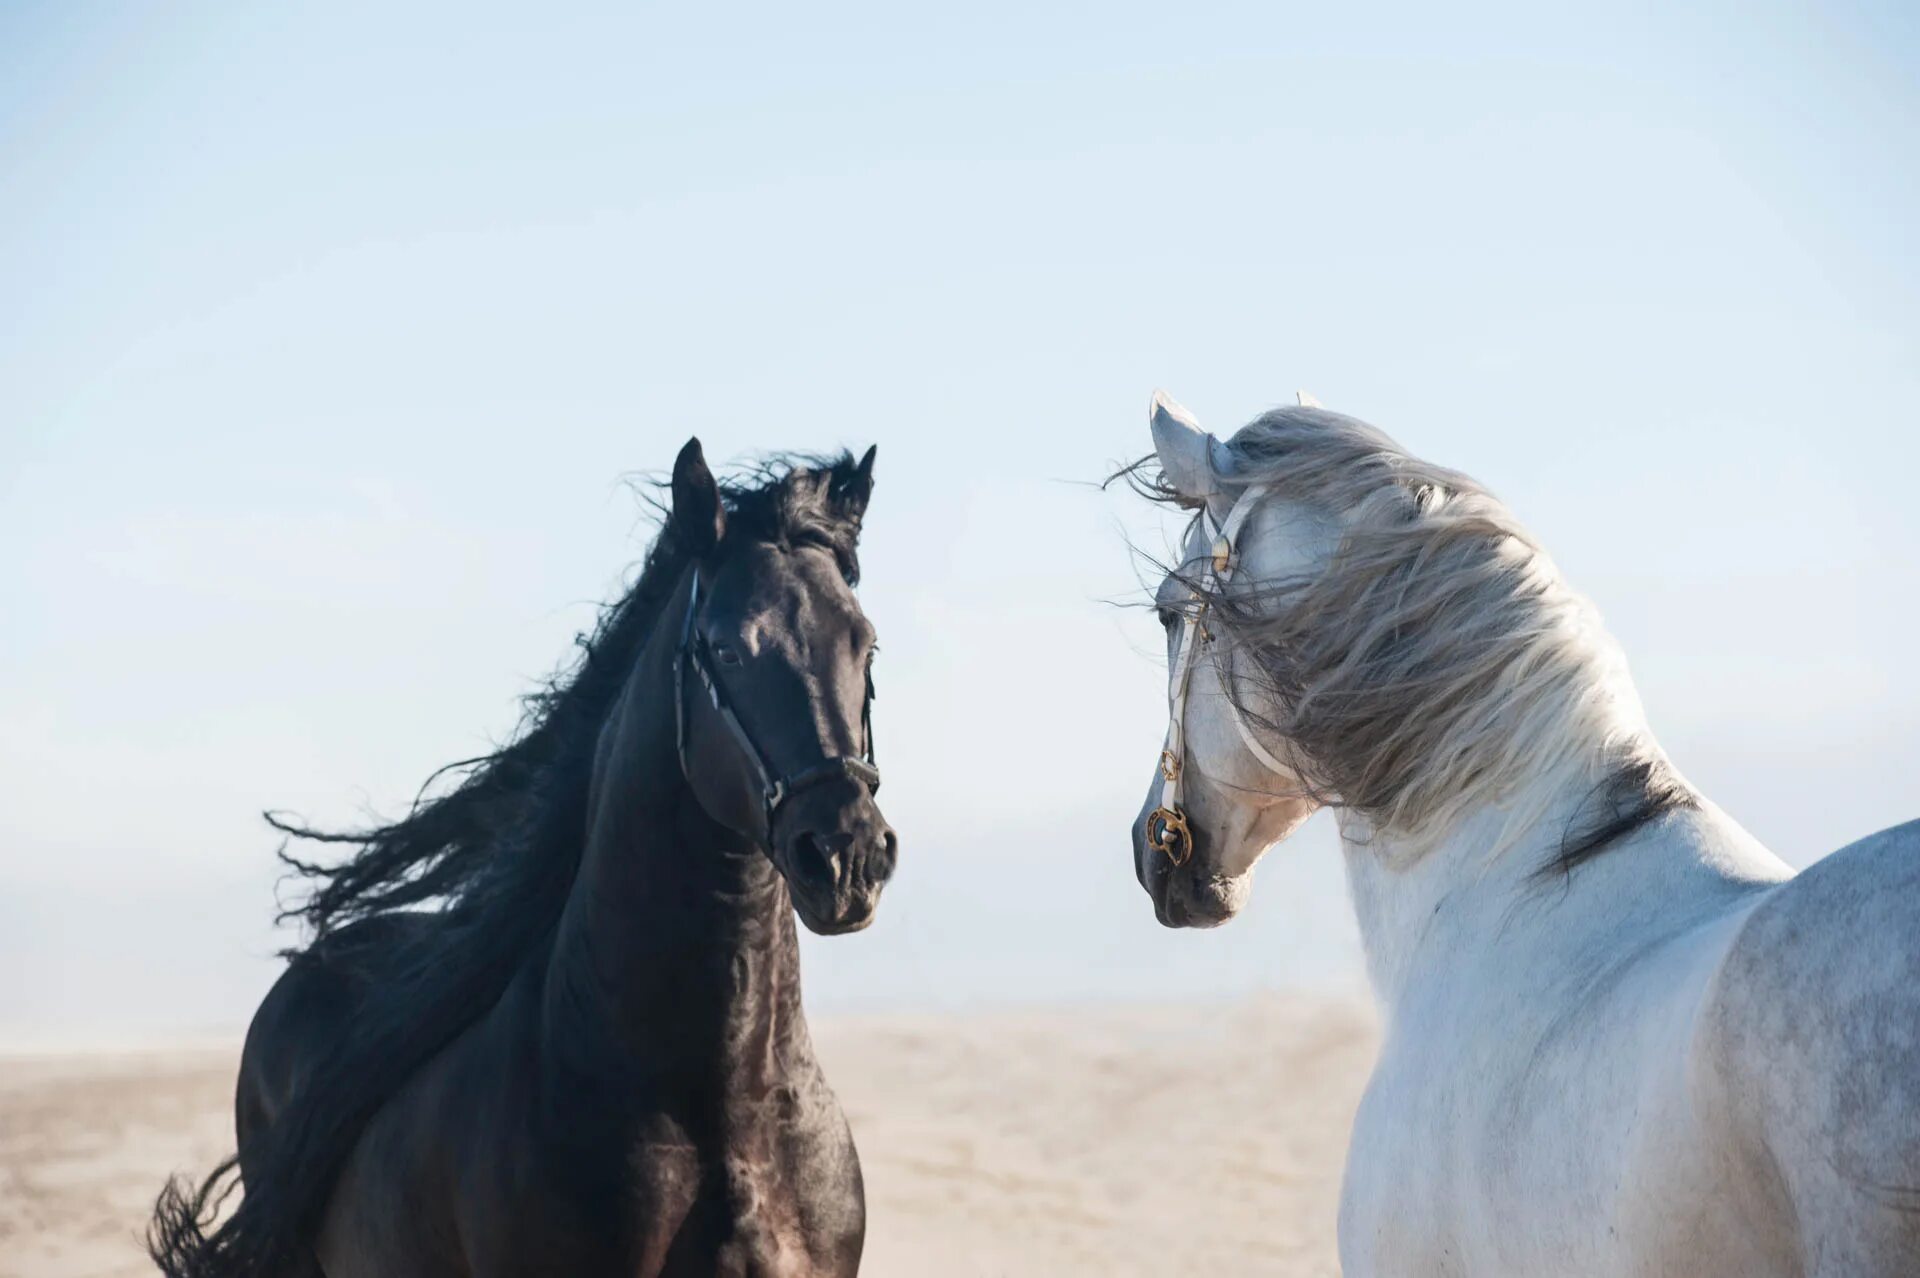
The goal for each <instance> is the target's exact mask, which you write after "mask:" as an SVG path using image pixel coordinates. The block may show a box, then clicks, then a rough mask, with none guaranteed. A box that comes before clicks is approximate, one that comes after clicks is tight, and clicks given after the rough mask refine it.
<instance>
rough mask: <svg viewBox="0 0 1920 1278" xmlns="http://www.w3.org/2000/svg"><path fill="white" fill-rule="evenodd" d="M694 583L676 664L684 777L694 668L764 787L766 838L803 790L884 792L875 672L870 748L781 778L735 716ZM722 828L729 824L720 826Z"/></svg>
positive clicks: (868, 708) (869, 700)
mask: <svg viewBox="0 0 1920 1278" xmlns="http://www.w3.org/2000/svg"><path fill="white" fill-rule="evenodd" d="M692 577H693V584H692V586H691V587H690V588H689V589H688V591H687V615H686V620H685V622H684V623H682V626H681V630H680V652H679V656H678V658H677V659H676V660H675V661H674V663H673V736H674V748H675V750H676V752H677V753H678V754H679V756H680V773H681V775H682V776H685V777H687V778H688V779H689V780H691V779H692V772H691V765H690V763H689V760H688V757H687V695H686V685H687V677H686V675H687V671H689V670H691V671H693V673H694V676H695V677H696V678H697V679H698V681H699V683H700V686H701V687H703V688H704V689H706V694H707V702H708V704H709V705H711V706H712V707H713V710H714V713H715V714H717V715H718V716H719V718H720V722H721V724H722V725H723V726H724V727H725V728H726V729H727V732H728V734H729V735H730V736H732V737H733V742H734V745H735V746H736V747H738V749H739V752H740V757H741V758H743V759H745V760H746V761H747V764H748V766H749V767H751V768H752V769H753V773H754V776H755V777H756V778H757V779H758V781H759V785H760V801H761V804H762V810H763V813H764V815H765V819H766V836H767V839H768V840H769V841H771V840H772V838H773V819H774V816H775V814H776V813H778V811H779V810H780V805H781V804H783V803H785V802H786V801H787V800H788V799H791V798H792V797H793V796H794V795H796V794H798V793H799V792H800V791H802V790H807V789H811V788H812V787H814V786H816V785H820V784H822V783H824V782H827V781H831V780H834V779H835V778H836V777H852V778H853V779H854V780H855V781H858V782H859V783H860V784H861V785H864V786H866V787H867V791H868V793H878V791H879V789H880V767H879V763H878V761H877V760H876V758H875V756H874V749H873V670H872V669H871V668H869V669H868V670H867V691H866V699H865V701H864V702H863V703H862V705H861V707H860V730H861V734H862V735H863V736H864V737H865V738H866V747H865V749H864V750H862V752H861V753H860V755H859V756H858V757H855V756H853V755H846V754H838V755H830V756H828V757H827V758H824V759H822V760H821V761H820V762H818V763H815V764H812V765H810V766H808V767H805V768H802V769H800V771H798V772H794V773H791V774H788V775H786V776H781V775H779V774H777V773H775V772H774V770H773V768H772V767H771V765H769V764H768V762H767V756H766V755H765V754H764V753H763V752H762V751H761V749H760V747H759V745H758V744H757V743H756V742H755V741H754V739H753V735H752V734H751V733H749V732H748V731H747V725H746V724H744V723H742V722H741V721H740V716H739V715H738V714H737V713H735V711H734V708H733V701H732V699H731V698H730V697H728V696H727V692H726V685H725V684H723V683H722V682H721V681H720V676H719V674H718V673H717V672H716V671H715V670H714V668H713V661H712V657H711V655H710V654H709V652H708V650H707V644H706V641H705V639H704V638H702V637H701V635H700V633H699V631H698V629H697V628H696V627H695V626H694V624H693V622H694V618H695V617H696V616H697V615H698V614H699V612H700V570H699V569H698V568H695V569H694V570H693V573H692ZM721 824H723V825H724V824H726V823H725V822H722V823H721Z"/></svg>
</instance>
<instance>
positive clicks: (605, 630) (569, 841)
mask: <svg viewBox="0 0 1920 1278" xmlns="http://www.w3.org/2000/svg"><path fill="white" fill-rule="evenodd" d="M854 472H855V464H854V462H853V460H852V459H851V458H850V457H848V456H845V455H841V456H838V457H834V458H813V457H784V458H775V459H772V460H770V461H768V462H765V463H763V464H762V465H761V466H760V467H758V468H757V469H756V470H754V471H753V472H751V473H749V474H748V475H746V476H745V477H743V478H742V479H740V480H737V481H734V482H730V483H726V484H723V485H721V494H722V498H723V500H724V501H725V503H726V507H727V511H728V528H729V536H730V537H733V536H743V537H746V538H750V539H754V540H767V541H773V542H786V543H801V542H806V543H811V544H815V545H821V546H824V547H826V548H827V549H828V550H830V551H831V552H832V553H833V555H834V556H835V558H836V559H837V560H838V561H839V563H840V567H841V570H842V572H843V573H845V574H846V576H847V577H848V579H849V580H854V579H856V578H857V576H858V571H859V565H858V560H857V557H856V549H855V543H856V538H857V534H858V526H857V522H853V521H849V520H848V519H846V518H844V517H843V516H842V515H840V514H839V513H837V512H836V508H835V505H834V503H833V502H832V501H831V500H830V498H831V496H832V494H833V493H834V492H835V491H836V489H837V488H838V487H839V486H840V485H842V484H844V483H846V482H848V481H849V480H850V479H851V478H852V476H853V475H854ZM662 514H663V520H662V523H661V527H660V532H659V535H658V536H657V537H656V538H655V540H654V543H653V545H652V547H651V548H650V549H649V550H648V552H647V555H646V558H645V561H644V565H643V568H642V570H641V573H640V576H639V579H638V581H637V582H636V583H635V584H634V586H633V587H632V588H631V589H630V590H629V591H628V592H627V593H626V594H625V595H624V596H623V597H621V598H620V599H618V600H617V601H615V602H614V603H612V604H610V605H608V606H607V607H606V608H605V609H604V610H603V612H602V614H601V616H600V618H599V620H598V622H597V624H596V625H595V627H594V629H593V631H592V633H591V634H590V635H583V636H581V637H580V639H579V640H578V643H579V647H580V652H579V655H578V656H577V658H576V659H575V660H574V661H573V662H572V663H571V665H570V666H569V667H568V668H566V669H564V670H563V671H561V672H560V673H559V674H557V675H555V676H554V677H553V678H552V679H551V680H549V681H548V683H547V685H546V686H545V687H544V688H542V689H541V690H540V691H538V692H536V693H534V694H533V695H531V696H529V697H528V698H527V699H526V712H525V715H524V718H523V721H522V724H521V726H520V729H519V731H518V732H517V733H516V734H515V736H514V738H513V739H512V740H511V741H510V742H509V743H508V744H507V745H505V746H503V747H502V748H501V749H499V750H497V751H495V752H494V753H492V754H489V755H485V756H483V757H481V758H478V759H469V760H464V761H461V762H458V763H454V764H451V765H448V766H447V767H445V768H442V769H440V770H439V771H438V772H436V773H435V774H434V775H433V777H432V778H429V786H431V784H432V781H433V780H434V779H437V778H439V777H441V776H443V775H446V774H448V773H458V774H460V780H459V782H458V784H457V785H455V786H454V787H453V788H452V789H451V790H450V791H448V792H447V793H445V794H442V795H440V796H438V797H432V798H424V797H423V798H422V799H420V800H418V801H416V803H415V805H414V807H413V810H412V811H411V812H409V813H408V814H407V815H406V816H405V817H402V818H401V819H399V820H397V821H394V822H392V823H391V824H388V825H383V826H379V827H376V828H374V829H371V830H365V831H359V832H351V833H335V832H328V831H322V830H317V829H314V828H311V827H308V826H306V825H303V824H299V823H296V822H292V821H288V820H284V819H282V818H280V817H277V816H274V815H271V814H269V816H268V818H267V819H268V821H269V822H270V823H272V824H273V825H274V827H275V828H276V829H279V830H281V831H283V832H285V833H286V834H288V835H290V836H292V837H294V838H298V839H302V840H309V841H313V842H318V843H324V844H337V845H348V846H352V847H354V848H356V849H357V850H356V851H355V852H353V853H352V855H350V856H349V857H347V858H346V859H345V860H343V861H340V862H338V863H335V864H324V863H319V862H315V861H309V860H303V859H299V858H296V857H293V856H291V855H289V854H287V853H286V852H285V850H284V849H283V851H282V853H281V856H282V859H283V860H284V861H285V862H286V863H287V865H289V866H290V867H291V868H292V869H293V870H294V871H295V872H296V874H298V875H300V876H302V877H304V878H306V879H308V880H309V881H310V882H311V883H312V884H313V887H312V890H311V892H310V894H309V895H308V896H307V898H306V900H305V901H304V902H303V903H301V904H299V905H298V906H296V907H294V908H292V909H289V910H286V911H284V912H283V914H282V918H295V919H299V920H300V921H302V922H304V923H305V924H306V925H307V927H308V932H309V936H308V939H307V941H306V943H305V944H304V945H302V946H299V947H296V948H295V949H293V950H290V951H289V952H288V957H289V958H290V959H291V961H292V962H294V963H296V964H299V963H309V962H319V963H324V962H327V961H328V959H329V956H330V955H334V954H337V953H340V952H342V951H344V950H348V949H351V948H353V947H356V946H359V945H370V944H376V943H378V944H393V943H394V942H393V941H392V939H391V938H392V937H393V936H394V935H395V930H394V929H382V928H380V927H378V926H356V925H365V924H377V923H378V922H379V921H381V920H385V919H393V918H396V917H398V916H400V915H402V914H408V913H414V914H417V913H419V912H421V911H425V912H428V913H430V914H432V915H433V916H434V919H435V926H433V927H431V928H425V929H414V930H413V931H412V932H409V933H408V936H409V939H408V940H406V941H405V942H404V944H405V949H404V950H403V951H402V952H400V953H397V954H395V955H394V956H393V957H392V961H391V964H390V966H389V967H388V970H391V971H392V972H394V973H395V975H394V976H393V977H392V979H390V980H389V982H388V983H387V984H386V985H384V986H383V987H382V988H381V989H379V990H378V991H375V992H373V993H372V994H371V995H370V996H369V1001H368V1004H367V1007H366V1010H365V1014H364V1015H363V1016H362V1017H361V1018H360V1019H359V1020H358V1022H357V1026H356V1033H355V1034H354V1036H353V1037H352V1039H351V1040H350V1041H347V1042H343V1043H341V1044H340V1045H339V1047H338V1049H337V1051H336V1052H335V1053H334V1055H333V1056H332V1057H331V1058H330V1059H327V1060H324V1061H321V1062H320V1063H318V1065H317V1067H316V1068H315V1069H314V1071H313V1073H312V1075H311V1076H310V1077H309V1079H308V1080H307V1082H306V1084H305V1085H304V1087H303V1089H302V1090H301V1091H300V1092H299V1093H297V1094H296V1096H295V1097H294V1099H293V1101H292V1103H291V1104H290V1105H289V1107H288V1109H287V1111H286V1112H285V1113H284V1114H282V1115H280V1116H279V1117H278V1118H277V1119H276V1120H275V1122H274V1124H273V1126H272V1127H271V1128H270V1129H269V1130H268V1132H267V1133H266V1135H265V1137H264V1138H262V1140H261V1141H260V1142H259V1143H260V1144H262V1145H264V1146H265V1148H262V1149H252V1148H250V1149H249V1151H248V1154H249V1160H250V1163H249V1165H250V1167H251V1166H254V1165H257V1166H259V1167H260V1168H261V1169H263V1174H260V1175H258V1176H255V1175H251V1174H250V1175H249V1183H248V1185H247V1192H246V1195H245V1197H244V1199H243V1201H242V1202H241V1205H240V1207H239V1208H238V1209H237V1210H236V1211H235V1212H234V1214H233V1215H232V1216H231V1217H230V1218H229V1219H228V1220H227V1221H226V1222H225V1223H223V1224H222V1225H221V1226H220V1227H219V1229H218V1230H217V1232H215V1233H213V1234H212V1235H211V1236H210V1237H208V1239H207V1240H206V1242H207V1246H208V1251H207V1252H206V1254H205V1255H204V1256H200V1257H197V1258H196V1257H194V1256H191V1255H189V1254H188V1253H187V1252H185V1251H183V1250H181V1249H180V1248H179V1247H178V1246H177V1245H175V1244H172V1243H170V1242H169V1239H170V1238H172V1237H174V1236H178V1237H180V1238H188V1237H191V1236H192V1235H193V1234H194V1233H196V1232H197V1230H198V1229H199V1228H200V1227H202V1226H204V1225H205V1224H206V1223H208V1222H210V1220H211V1218H212V1217H213V1216H215V1215H217V1213H218V1210H219V1206H220V1203H221V1201H222V1199H223V1198H224V1197H225V1196H226V1194H227V1193H229V1192H230V1191H231V1188H232V1184H231V1182H230V1181H228V1180H227V1177H228V1176H229V1175H230V1173H231V1171H232V1169H233V1167H234V1163H233V1161H231V1160H230V1161H229V1162H228V1163H227V1164H224V1165H223V1166H222V1167H221V1168H220V1169H218V1170H216V1171H215V1173H214V1174H213V1175H212V1176H210V1177H209V1178H208V1179H207V1181H206V1182H205V1183H203V1184H202V1185H201V1186H200V1187H199V1189H198V1190H197V1191H192V1190H189V1189H188V1188H187V1187H185V1186H180V1185H175V1186H170V1187H169V1189H168V1190H167V1192H166V1194H165V1195H163V1197H162V1200H161V1204H160V1207H159V1211H158V1213H157V1216H156V1220H157V1222H158V1224H157V1228H156V1230H155V1232H154V1234H153V1235H151V1236H150V1242H151V1245H152V1246H153V1247H154V1249H155V1252H156V1256H157V1257H159V1256H161V1255H162V1254H164V1255H165V1256H167V1257H169V1258H171V1259H172V1260H173V1261H174V1263H175V1264H176V1265H178V1266H179V1267H180V1268H179V1269H178V1271H179V1272H189V1271H191V1270H190V1268H189V1267H190V1266H193V1265H206V1264H214V1263H220V1264H226V1265H228V1266H229V1268H228V1269H225V1270H220V1269H208V1270H207V1272H233V1271H234V1268H235V1267H237V1269H238V1270H239V1271H244V1272H254V1271H260V1272H272V1271H274V1270H275V1269H277V1268H278V1267H279V1266H280V1265H281V1264H283V1263H284V1261H285V1258H286V1257H288V1256H289V1255H291V1254H293V1249H294V1248H296V1247H297V1246H299V1245H300V1243H299V1240H300V1238H301V1237H302V1235H304V1234H308V1233H309V1231H310V1230H311V1228H312V1227H313V1226H314V1224H315V1223H316V1219H317V1216H318V1214H319V1212H320V1211H321V1210H322V1209H323V1208H324V1207H325V1205H326V1201H327V1195H328V1192H329V1189H330V1187H331V1185H332V1183H333V1181H334V1179H335V1177H336V1176H337V1175H338V1172H339V1170H340V1167H341V1165H342V1163H343V1162H344V1160H345V1158H346V1156H347V1154H348V1153H349V1152H350V1151H351V1150H352V1149H353V1147H354V1144H355V1142H356V1141H357V1140H358V1138H359V1135H360V1132H361V1129H362V1128H363V1127H364V1126H365V1124H366V1123H367V1121H368V1120H369V1119H370V1118H371V1117H372V1116H373V1114H374V1113H375V1112H376V1111H377V1110H378V1109H379V1107H380V1106H381V1104H382V1103H384V1102H385V1101H386V1100H387V1098H388V1097H390V1096H392V1095H393V1094H394V1092H395V1091H397V1090H398V1089H399V1087H400V1086H401V1084H403V1083H404V1082H405V1081H406V1080H407V1079H408V1077H410V1076H411V1075H412V1074H413V1073H414V1072H415V1071H416V1070H417V1069H418V1068H419V1067H420V1066H421V1065H422V1064H423V1063H424V1062H425V1061H427V1060H428V1059H430V1058H431V1057H432V1056H433V1055H434V1054H435V1053H437V1052H438V1051H440V1050H441V1049H442V1048H443V1047H445V1046H446V1045H447V1043H449V1042H450V1041H451V1040H452V1039H453V1038H454V1037H455V1036H456V1035H457V1034H459V1033H460V1031H461V1030H463V1029H464V1028H465V1027H466V1026H468V1025H470V1024H472V1023H473V1022H474V1021H475V1020H477V1019H478V1018H479V1017H480V1016H482V1015H484V1014H485V1013H486V1011H487V1010H488V1009H489V1008H491V1007H492V1006H493V1005H494V1003H496V1002H497V1001H498V1000H499V998H500V996H501V994H502V992H503V991H504V990H505V989H506V987H507V985H508V983H509V982H510V981H511V980H512V979H513V977H514V975H515V974H516V973H517V972H519V971H520V970H521V969H522V968H523V967H525V966H526V965H528V964H530V963H535V962H540V961H543V955H544V953H545V952H546V950H547V949H548V948H549V947H550V945H551V942H552V937H553V931H554V927H555V924H556V922H557V921H558V919H559V917H560V914H561V911H562V909H563V907H564V906H565V904H566V901H567V897H568V894H569V892H570V891H571V889H572V885H573V880H574V877H575V874H576V872H577V870H578V868H579V865H580V859H581V855H582V852H583V850H584V847H585V841H586V831H585V822H586V816H587V811H586V808H587V793H588V788H589V784H590V781H591V779H592V771H593V767H594V758H595V749H596V745H597V742H598V738H599V733H600V729H601V725H602V723H603V722H604V720H605V719H606V717H607V716H608V714H609V713H610V711H611V710H612V708H613V707H614V705H615V704H616V702H617V700H618V698H619V697H620V695H621V692H622V689H623V688H624V687H625V684H626V681H627V678H628V675H629V674H630V672H631V671H632V669H633V666H634V664H635V663H636V661H637V660H638V659H639V656H640V653H641V652H642V650H644V649H645V647H646V645H647V642H648V640H649V638H650V637H651V636H652V634H653V632H654V627H655V625H656V624H657V622H658V621H659V618H660V617H661V615H662V613H663V612H664V611H665V608H666V606H667V604H668V602H669V598H670V596H671V595H672V593H673V591H674V588H675V585H676V583H677V582H678V581H679V580H680V578H681V576H682V573H683V571H684V569H685V568H686V565H687V559H688V552H687V550H686V548H685V547H684V546H683V544H682V542H683V539H682V537H681V536H680V535H679V534H678V531H677V530H676V528H675V525H674V521H673V518H672V515H671V513H670V512H667V511H665V510H664V509H663V511H662ZM416 934H417V937H418V939H411V938H413V937H414V936H415V935H416ZM256 1155H257V1156H258V1157H257V1159H256V1158H255V1156H256ZM170 1272H174V1271H173V1270H170Z"/></svg>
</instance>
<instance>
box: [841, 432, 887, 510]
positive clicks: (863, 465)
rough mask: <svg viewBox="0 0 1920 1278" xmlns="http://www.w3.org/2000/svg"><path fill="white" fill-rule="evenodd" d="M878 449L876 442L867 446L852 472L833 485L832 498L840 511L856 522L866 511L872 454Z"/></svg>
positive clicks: (870, 481) (871, 489) (871, 490)
mask: <svg viewBox="0 0 1920 1278" xmlns="http://www.w3.org/2000/svg"><path fill="white" fill-rule="evenodd" d="M879 451H880V445H878V444H874V445H873V446H872V447H870V448H868V449H867V451H866V452H865V454H863V455H862V456H861V458H860V460H859V461H858V462H857V463H855V465H854V468H853V473H852V474H850V475H848V476H847V477H846V478H845V479H842V480H841V481H840V482H838V483H836V484H835V485H834V486H833V499H834V502H835V503H836V504H837V505H838V506H839V507H840V513H841V514H843V515H845V516H846V517H847V518H848V519H851V520H852V521H853V522H854V523H856V524H857V523H859V522H860V517H861V516H862V515H865V514H866V513H867V501H868V499H869V498H871V497H872V496H873V455H874V454H875V453H877V452H879Z"/></svg>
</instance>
